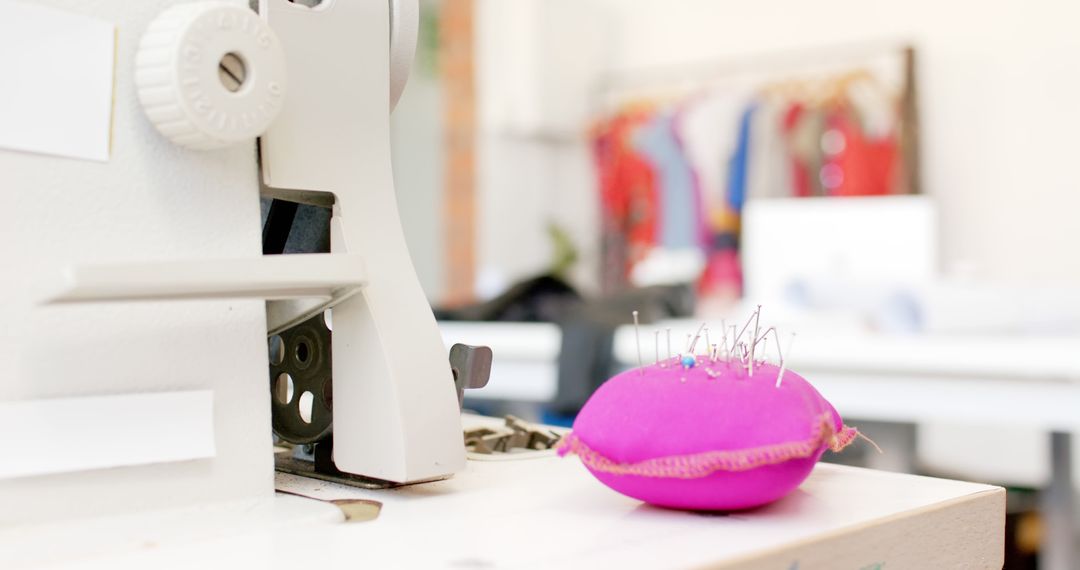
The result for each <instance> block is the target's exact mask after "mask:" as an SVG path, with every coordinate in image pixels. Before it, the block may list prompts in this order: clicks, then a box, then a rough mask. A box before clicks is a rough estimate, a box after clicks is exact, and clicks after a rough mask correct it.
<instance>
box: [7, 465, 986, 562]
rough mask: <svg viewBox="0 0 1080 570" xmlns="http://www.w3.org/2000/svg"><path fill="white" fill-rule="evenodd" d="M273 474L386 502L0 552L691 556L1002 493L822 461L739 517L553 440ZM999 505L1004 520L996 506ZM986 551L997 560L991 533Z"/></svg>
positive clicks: (329, 557) (488, 558) (351, 558)
mask: <svg viewBox="0 0 1080 570" xmlns="http://www.w3.org/2000/svg"><path fill="white" fill-rule="evenodd" d="M277 487H278V488H279V489H286V490H288V491H290V492H294V493H301V494H305V495H308V496H312V497H317V498H322V499H342V498H366V499H374V500H377V501H380V502H382V503H383V508H382V512H381V514H380V516H379V517H378V518H377V519H376V520H374V521H368V522H355V523H339V522H337V520H338V519H340V517H337V516H335V515H333V513H331V512H329V511H336V507H332V506H331V505H330V504H329V503H323V502H315V501H310V500H307V499H301V498H297V497H293V496H282V495H279V496H278V497H276V498H274V499H272V500H267V501H263V502H261V503H252V502H249V503H242V504H237V505H229V506H224V507H222V506H217V507H207V508H203V509H188V510H185V511H168V512H165V513H151V514H145V515H129V516H126V517H113V518H109V519H103V520H101V521H75V522H69V523H64V524H60V525H51V526H41V527H27V528H18V529H8V530H3V531H0V567H3V568H5V569H12V568H18V567H21V565H22V564H29V563H32V562H50V563H51V565H50V566H49V567H59V568H74V567H78V568H109V569H127V568H132V569H135V568H138V569H145V568H155V569H161V568H184V569H190V568H210V567H235V568H281V569H288V570H296V569H297V568H311V567H313V566H323V565H326V566H327V567H335V568H400V567H410V568H590V569H592V568H656V567H665V568H684V567H694V566H700V565H702V564H712V563H722V562H724V561H731V560H733V559H740V558H741V557H746V556H753V555H755V554H757V553H762V552H768V551H771V550H775V549H777V548H779V547H783V546H790V545H793V544H796V543H804V542H806V541H815V540H832V539H835V538H836V537H841V539H842V537H843V534H844V533H845V532H848V531H850V530H851V529H856V528H858V527H860V526H865V525H867V524H877V523H878V522H880V521H885V520H889V517H897V516H902V515H909V514H910V515H913V516H914V514H916V513H918V512H921V511H925V510H926V509H928V508H930V507H934V506H940V505H947V504H951V502H954V501H957V500H963V499H965V498H968V497H971V496H972V495H975V494H983V493H998V494H1000V492H1001V490H1000V489H999V488H996V487H990V486H987V485H979V484H974V483H963V482H958V481H948V480H942V479H931V478H925V477H916V476H911V475H901V474H894V473H884V472H877V471H870V470H866V469H858V468H852V467H843V466H837V465H827V464H821V465H818V467H817V468H816V469H815V471H814V473H813V474H812V475H811V477H810V478H809V479H808V480H807V481H806V482H805V483H804V484H803V485H802V486H801V487H800V489H798V490H797V491H795V492H794V493H793V494H792V495H789V496H788V497H786V498H784V499H782V500H780V501H779V502H777V503H774V504H772V505H770V506H767V507H764V508H761V509H758V510H754V511H749V512H744V513H737V514H732V515H728V516H715V515H702V514H694V513H686V512H678V511H670V510H665V509H660V508H655V507H650V506H647V505H644V504H642V503H640V502H638V501H636V500H633V499H629V498H627V497H624V496H622V495H619V494H617V493H615V492H614V491H611V490H609V489H608V488H606V487H604V486H602V485H601V484H600V483H599V482H597V481H596V480H595V479H593V478H592V476H591V475H589V474H588V472H587V471H585V469H584V468H583V467H582V466H581V463H580V462H579V461H578V460H577V459H559V458H556V457H553V456H551V455H550V454H549V455H547V456H546V457H541V458H539V459H525V460H514V461H501V462H493V461H484V462H481V461H470V462H468V466H467V468H466V471H465V472H463V473H460V474H458V475H457V476H455V477H454V478H452V479H449V480H445V481H439V482H434V483H428V484H421V485H415V486H410V487H405V488H401V489H397V490H383V491H370V490H360V489H354V488H350V487H342V486H340V485H336V484H333V483H326V482H321V481H316V480H311V479H304V478H299V477H296V476H292V475H284V474H279V475H278V476H277ZM1001 501H1002V502H1001V508H1000V512H999V513H997V512H995V511H997V510H998V509H996V508H995V509H991V513H992V514H991V515H990V516H989V519H991V520H980V521H964V520H957V521H952V522H953V524H955V525H956V528H961V527H965V525H968V526H971V525H973V526H977V527H982V532H983V533H984V534H983V536H987V534H986V533H987V532H988V533H989V534H990V535H996V534H998V533H997V531H996V528H997V525H1002V524H1003V517H1004V506H1003V505H1004V503H1003V499H1001ZM998 514H999V515H1000V517H1001V519H1002V520H993V519H996V515H998ZM995 540H997V539H996V538H994V539H991V542H993V541H995ZM964 546H965V545H962V544H957V545H954V547H955V548H963V547H964ZM878 547H879V548H882V547H881V545H878ZM894 548H901V551H902V548H903V547H902V545H901V546H895V547H894ZM982 548H983V549H984V551H985V550H986V546H985V544H984V545H983V546H982ZM883 550H887V549H883ZM989 550H990V551H991V554H990V555H989V556H990V558H991V559H992V558H993V557H994V556H996V555H997V553H996V552H994V551H995V550H996V545H994V546H992V547H990V548H989ZM875 554H876V555H881V556H884V554H881V553H875ZM984 556H985V554H984Z"/></svg>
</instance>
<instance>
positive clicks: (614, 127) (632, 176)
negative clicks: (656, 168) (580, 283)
mask: <svg viewBox="0 0 1080 570" xmlns="http://www.w3.org/2000/svg"><path fill="white" fill-rule="evenodd" d="M647 119H648V115H647V114H643V113H623V114H619V115H616V116H615V117H614V118H612V119H611V120H610V121H608V122H606V123H604V124H603V125H601V126H600V128H599V129H598V130H597V132H596V135H595V138H594V141H593V152H594V159H595V163H596V170H597V177H598V178H599V186H600V201H601V212H602V214H603V225H604V232H605V234H608V237H614V235H613V234H617V235H618V236H621V237H622V239H624V240H625V242H626V247H625V249H624V253H625V259H623V260H621V262H620V263H621V265H622V277H623V278H626V277H628V276H629V274H630V270H631V269H632V268H633V266H634V264H635V263H637V262H639V261H641V260H642V259H644V258H645V256H646V255H647V254H648V252H649V250H650V249H652V248H653V247H654V246H655V245H656V239H657V224H658V218H659V215H658V214H659V197H658V195H657V188H656V176H655V173H654V172H653V169H652V166H651V165H650V163H649V162H648V160H646V158H645V157H643V156H642V155H640V154H638V153H637V151H636V150H635V149H634V145H633V134H634V132H635V130H636V129H637V127H638V126H640V124H641V123H643V122H644V121H645V120H647ZM609 269H610V268H609Z"/></svg>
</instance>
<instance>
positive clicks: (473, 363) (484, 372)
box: [450, 343, 492, 407]
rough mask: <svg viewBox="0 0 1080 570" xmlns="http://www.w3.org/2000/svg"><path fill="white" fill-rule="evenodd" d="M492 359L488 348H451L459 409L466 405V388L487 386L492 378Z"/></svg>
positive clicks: (455, 346) (457, 346)
mask: <svg viewBox="0 0 1080 570" xmlns="http://www.w3.org/2000/svg"><path fill="white" fill-rule="evenodd" d="M491 359H492V353H491V348H490V347H487V346H472V345H468V344H461V343H458V344H455V345H454V346H452V347H450V370H451V371H452V372H453V373H454V387H455V388H457V399H458V407H461V406H462V405H464V402H465V389H466V388H469V389H477V388H483V387H484V386H487V383H488V379H489V378H490V377H491Z"/></svg>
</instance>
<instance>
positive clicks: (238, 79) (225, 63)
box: [218, 52, 247, 93]
mask: <svg viewBox="0 0 1080 570" xmlns="http://www.w3.org/2000/svg"><path fill="white" fill-rule="evenodd" d="M246 78H247V66H245V65H244V60H242V59H240V56H239V55H237V54H235V53H233V52H229V53H227V54H225V55H223V56H222V57H221V61H220V62H218V79H220V80H221V84H222V85H224V86H225V89H228V90H229V91H230V92H232V93H236V92H237V91H239V90H240V88H241V87H243V85H244V79H246Z"/></svg>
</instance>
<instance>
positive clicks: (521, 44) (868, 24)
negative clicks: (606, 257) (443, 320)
mask: <svg viewBox="0 0 1080 570" xmlns="http://www.w3.org/2000/svg"><path fill="white" fill-rule="evenodd" d="M572 4H573V5H571V6H567V5H566V4H565V3H564V2H562V1H555V2H552V3H550V5H549V3H548V2H539V5H542V6H543V8H539V7H538V5H537V0H514V1H513V2H509V1H507V0H487V1H482V2H480V3H479V6H480V12H479V14H478V17H479V18H480V22H481V26H480V27H479V30H480V35H481V38H480V41H479V42H478V46H477V49H478V58H479V61H478V69H479V79H478V81H479V83H480V93H481V100H482V101H486V104H487V105H488V106H489V107H490V109H488V110H487V111H482V113H481V115H482V117H483V119H484V125H483V129H485V130H486V132H488V133H505V132H507V131H512V130H514V129H515V128H518V130H519V131H520V132H521V133H526V134H527V133H529V132H532V133H541V134H542V133H544V132H545V128H546V125H550V126H554V128H556V129H558V132H559V133H566V132H568V131H567V130H566V129H565V126H566V124H567V120H566V117H567V116H570V117H576V116H578V113H579V112H580V111H581V109H579V108H574V107H572V106H571V107H567V105H566V104H561V106H560V105H552V104H551V103H550V102H551V101H552V100H553V98H552V97H551V96H545V94H548V93H573V94H578V93H580V94H583V95H587V94H588V93H589V91H588V89H587V86H585V85H582V84H581V80H582V74H581V72H580V70H581V69H583V68H584V69H586V70H588V69H590V68H592V69H593V71H594V73H593V75H594V76H595V75H597V74H601V73H603V72H604V71H605V70H630V69H640V68H649V67H652V66H664V65H669V64H685V63H692V62H708V61H725V60H728V59H730V58H737V57H740V56H744V55H747V54H758V53H772V52H776V51H778V50H784V49H789V48H790V49H799V48H809V47H814V46H835V45H837V44H862V43H866V42H880V41H881V40H890V41H892V40H900V41H908V40H910V41H911V42H912V43H913V44H914V45H915V46H916V48H917V50H918V57H919V61H918V66H919V68H918V82H919V84H918V88H919V89H920V94H919V103H920V113H921V121H922V138H921V143H922V150H923V153H922V156H923V183H924V188H925V190H926V191H927V192H928V193H929V194H931V195H933V196H934V197H935V198H936V199H937V200H938V202H939V204H940V207H941V223H942V228H941V229H942V231H941V234H942V248H943V251H942V259H943V260H944V263H945V266H946V267H945V268H946V269H948V268H949V267H950V266H954V265H955V264H956V263H957V262H963V263H965V264H971V265H972V266H973V268H974V270H975V272H976V274H977V275H979V276H984V277H987V278H995V279H1005V280H1019V281H1030V282H1038V281H1042V280H1051V281H1062V282H1066V283H1080V256H1076V255H1072V249H1073V247H1074V244H1078V243H1080V224H1075V223H1073V217H1074V212H1075V211H1077V210H1078V209H1080V175H1078V174H1077V173H1076V172H1075V170H1074V168H1073V164H1074V163H1075V156H1076V155H1077V154H1078V152H1080V143H1078V142H1077V138H1076V134H1077V133H1080V104H1078V103H1077V101H1080V71H1078V70H1080V34H1078V33H1076V29H1077V22H1080V4H1078V3H1076V2H1074V1H1072V0H1037V1H1030V2H1019V1H1012V2H1007V1H978V0H954V1H950V2H939V1H934V0H907V1H902V2H901V1H891V2H885V1H866V0H820V1H818V2H802V1H799V0H761V1H758V2H734V1H729V0H578V1H576V2H574V3H572ZM537 14H541V15H543V17H537V16H536V15H537ZM558 18H562V19H563V20H564V21H575V20H576V21H579V24H578V25H580V21H584V22H593V24H592V25H591V27H590V29H591V33H590V34H581V33H576V32H575V31H574V27H573V26H569V27H568V28H567V29H566V30H564V29H562V28H560V26H559V25H557V24H555V23H553V20H555V19H558ZM598 40H599V41H600V42H602V43H603V50H602V51H599V52H598V49H597V46H596V43H597V41H598ZM573 46H577V50H578V51H580V52H581V53H582V54H583V55H582V56H581V57H577V58H575V57H572V56H570V55H568V54H572V53H574V52H575V49H571V48H572V47H573ZM598 57H599V58H601V59H600V60H599V61H600V63H599V64H598V65H597V64H595V63H590V62H593V61H594V60H596V59H597V58H598ZM581 60H584V61H585V63H583V62H582V61H581ZM563 77H565V78H567V80H566V81H561V82H560V78H563ZM529 88H531V89H532V90H533V91H534V92H536V93H539V94H540V95H539V96H531V97H530V96H528V95H527V94H523V93H521V91H522V90H523V89H529ZM508 101H509V103H508ZM513 105H517V106H518V107H517V108H515V107H514V106H513ZM515 117H516V118H515ZM537 117H539V119H538V118H537ZM522 118H524V119H522ZM526 119H527V120H526ZM545 121H546V122H545ZM519 134H520V133H519ZM548 134H550V133H548ZM533 144H534V145H537V147H538V148H541V146H540V142H539V139H537V141H535V142H534V143H533ZM494 146H498V141H494V142H491V144H489V145H488V147H494ZM518 146H519V147H520V146H521V144H518ZM548 146H550V145H548ZM573 147H574V145H572V144H564V145H563V148H564V149H573ZM576 151H577V152H579V153H585V152H587V147H585V146H582V145H578V146H577V147H576ZM485 152H487V151H485ZM490 152H491V153H492V154H500V153H501V154H500V158H499V159H498V160H488V159H486V158H484V157H482V158H481V164H482V167H481V170H482V172H483V176H482V180H481V190H480V193H481V195H482V196H483V197H484V198H483V199H482V202H481V208H482V209H483V208H485V207H487V208H489V209H490V210H491V213H490V214H487V215H485V216H484V217H483V223H482V227H481V235H482V236H484V237H483V240H482V242H481V255H480V259H481V263H483V264H486V265H490V266H501V267H506V268H509V270H510V272H511V273H521V272H523V271H524V270H525V268H526V267H525V266H527V265H529V264H530V262H531V263H532V264H537V263H539V262H540V261H541V259H546V258H544V256H543V255H542V254H543V252H544V250H543V241H542V239H538V238H536V237H535V236H533V235H532V233H531V232H534V231H535V228H536V227H538V225H539V224H538V223H537V221H536V220H537V219H539V218H541V217H546V216H552V215H554V216H556V217H559V218H562V219H565V220H568V223H569V224H570V225H572V226H574V233H575V234H576V235H579V236H581V237H582V239H588V236H589V234H590V231H589V230H590V229H591V228H588V227H586V226H584V225H582V224H586V223H594V221H593V220H594V219H595V216H594V214H595V212H596V209H595V207H594V201H595V197H594V195H593V193H591V192H590V188H591V186H587V185H585V184H588V183H591V180H587V179H586V181H585V183H584V184H583V183H581V182H580V181H579V180H569V181H567V172H568V170H567V168H564V167H561V166H552V165H551V164H550V163H549V164H546V165H542V166H541V167H540V168H541V169H542V170H544V171H546V172H549V173H552V174H553V175H557V176H561V179H562V182H559V183H560V184H564V185H565V187H568V188H572V190H571V191H567V192H562V193H558V192H560V190H553V189H552V187H553V185H554V184H555V183H556V180H555V179H545V180H542V181H541V180H535V179H530V180H521V179H520V177H518V178H514V177H513V176H511V175H510V174H508V173H509V172H514V171H516V170H519V168H518V167H519V166H520V165H521V164H528V163H529V162H530V161H536V160H540V159H538V158H536V157H537V156H540V155H542V154H543V153H544V151H542V150H538V151H536V152H534V153H532V154H531V155H528V156H526V157H520V158H514V157H506V156H504V155H505V153H506V152H508V151H506V150H505V149H501V150H498V149H497V150H491V151H490ZM519 154H520V153H519ZM530 157H531V158H530ZM586 158H587V157H586ZM574 162H580V159H572V160H570V162H568V163H567V164H569V165H570V166H569V167H568V168H571V169H573V168H577V167H575V166H574ZM574 172H575V175H574V176H575V177H577V178H580V177H587V176H588V171H587V170H584V171H581V170H576V171H574ZM511 180H517V181H519V182H518V183H516V184H512V183H510V181H511ZM538 191H539V192H543V195H545V196H550V197H554V198H557V199H558V200H559V202H558V203H551V202H550V201H548V202H542V203H538V200H542V198H539V197H537V196H535V195H534V194H535V193H536V192H538ZM553 192H554V194H553ZM504 203H511V204H512V203H523V204H528V205H529V206H530V208H529V209H527V210H524V211H518V212H515V213H514V214H513V215H514V219H515V222H514V227H516V228H519V230H520V229H521V228H527V229H529V233H525V232H521V231H518V232H517V233H515V234H513V235H514V240H513V241H514V243H515V244H516V248H514V249H511V248H510V247H508V246H507V245H506V244H505V240H506V236H507V235H508V234H507V233H506V232H507V230H508V229H509V227H508V225H507V224H506V222H505V218H506V217H507V216H509V215H511V214H510V212H508V211H505V210H502V209H501V204H504ZM583 212H588V214H589V215H590V216H593V217H592V218H591V219H589V218H587V217H584V216H583V215H582V213H583ZM584 245H585V247H586V248H587V249H588V248H591V247H593V246H592V245H591V244H590V243H588V242H585V243H584Z"/></svg>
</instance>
